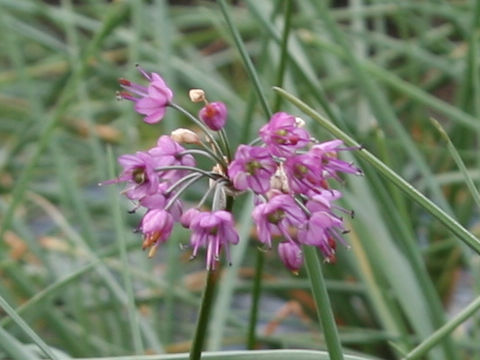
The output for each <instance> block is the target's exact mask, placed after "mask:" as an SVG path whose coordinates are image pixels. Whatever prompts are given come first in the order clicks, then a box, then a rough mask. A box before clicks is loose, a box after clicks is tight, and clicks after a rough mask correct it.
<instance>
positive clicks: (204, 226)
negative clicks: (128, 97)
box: [188, 210, 238, 270]
mask: <svg viewBox="0 0 480 360" xmlns="http://www.w3.org/2000/svg"><path fill="white" fill-rule="evenodd" d="M188 222H189V223H190V230H191V231H192V236H191V238H190V244H191V246H192V247H193V253H192V256H193V257H195V256H197V253H198V249H199V248H200V247H202V248H206V249H207V255H206V262H207V270H214V269H215V265H216V262H217V260H218V259H219V257H220V251H221V250H222V248H223V247H225V254H226V258H227V260H228V261H229V262H230V252H229V245H230V244H237V243H238V233H237V231H236V230H235V226H234V221H233V216H232V213H230V212H228V211H224V210H217V211H212V212H198V213H196V216H192V217H191V218H190V219H189V221H188Z"/></svg>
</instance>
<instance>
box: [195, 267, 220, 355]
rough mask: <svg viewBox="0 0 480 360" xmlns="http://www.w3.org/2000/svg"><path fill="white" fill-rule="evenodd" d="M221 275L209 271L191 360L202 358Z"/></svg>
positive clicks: (214, 271) (216, 271)
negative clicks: (214, 297) (214, 296)
mask: <svg viewBox="0 0 480 360" xmlns="http://www.w3.org/2000/svg"><path fill="white" fill-rule="evenodd" d="M219 273H220V271H219V270H218V269H217V270H208V271H207V282H206V285H205V290H204V292H203V297H202V304H201V306H200V314H199V315H198V319H197V325H196V326H195V334H194V337H193V343H192V348H191V349H190V360H200V358H201V356H202V348H203V343H204V342H205V336H206V334H207V331H206V329H208V320H209V319H210V311H211V307H212V306H211V305H212V303H213V294H214V292H215V287H216V284H217V280H218V275H219Z"/></svg>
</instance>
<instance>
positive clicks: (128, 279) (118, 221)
mask: <svg viewBox="0 0 480 360" xmlns="http://www.w3.org/2000/svg"><path fill="white" fill-rule="evenodd" d="M107 151H108V155H107V156H108V172H109V178H110V179H113V178H114V177H115V165H114V163H115V160H114V157H113V152H112V148H111V147H109V148H108V150H107ZM109 190H110V194H109V195H110V202H111V204H112V212H113V222H114V226H115V235H116V238H117V244H118V248H119V252H120V258H121V261H122V265H123V266H122V270H121V273H122V277H123V285H124V287H125V292H126V294H127V301H126V307H127V312H128V322H129V325H130V332H131V335H132V338H133V347H134V349H135V352H136V353H137V354H143V353H144V352H145V348H144V346H143V342H142V337H141V335H140V326H139V321H138V320H139V319H138V318H137V317H138V316H139V314H138V313H137V312H136V308H135V294H134V291H133V284H132V276H131V274H130V266H129V263H128V254H127V245H126V239H125V231H124V228H125V226H124V222H123V218H122V214H121V213H120V209H121V205H120V200H119V198H120V195H119V194H118V193H117V191H116V188H115V187H111V188H110V189H109Z"/></svg>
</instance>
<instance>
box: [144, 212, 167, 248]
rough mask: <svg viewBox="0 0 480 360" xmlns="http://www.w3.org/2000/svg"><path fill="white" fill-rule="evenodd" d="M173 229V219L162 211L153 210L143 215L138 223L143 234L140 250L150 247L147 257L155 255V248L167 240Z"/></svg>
mask: <svg viewBox="0 0 480 360" xmlns="http://www.w3.org/2000/svg"><path fill="white" fill-rule="evenodd" d="M172 228H173V217H172V215H171V214H169V213H168V212H167V211H165V210H162V209H153V210H149V211H147V212H146V213H145V215H144V216H143V218H142V222H141V223H140V230H141V231H142V233H143V244H142V249H143V250H145V249H147V248H149V247H152V248H151V249H150V251H149V253H148V257H152V256H153V255H154V254H155V251H156V249H157V246H158V245H159V244H161V243H164V242H165V241H167V240H168V238H169V236H170V234H171V233H172Z"/></svg>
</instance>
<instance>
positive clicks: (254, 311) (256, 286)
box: [247, 250, 265, 350]
mask: <svg viewBox="0 0 480 360" xmlns="http://www.w3.org/2000/svg"><path fill="white" fill-rule="evenodd" d="M264 260H265V254H264V253H263V251H262V250H258V251H257V261H256V264H255V277H254V279H253V288H252V307H251V310H250V318H249V322H248V333H247V349H248V350H253V349H255V344H256V342H257V340H256V334H255V329H256V327H257V317H258V304H259V300H260V293H261V288H262V274H263V263H264Z"/></svg>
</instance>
